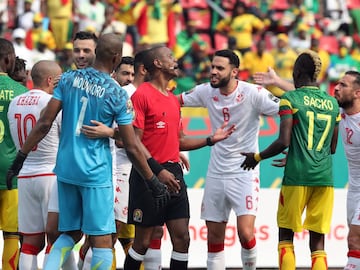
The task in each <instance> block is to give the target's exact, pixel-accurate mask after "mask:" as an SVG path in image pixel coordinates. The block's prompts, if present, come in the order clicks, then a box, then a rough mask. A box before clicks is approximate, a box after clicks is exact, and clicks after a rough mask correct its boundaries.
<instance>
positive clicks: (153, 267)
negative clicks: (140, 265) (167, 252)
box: [143, 248, 161, 270]
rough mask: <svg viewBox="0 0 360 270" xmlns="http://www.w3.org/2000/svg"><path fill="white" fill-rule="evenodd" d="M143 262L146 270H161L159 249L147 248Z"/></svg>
mask: <svg viewBox="0 0 360 270" xmlns="http://www.w3.org/2000/svg"><path fill="white" fill-rule="evenodd" d="M143 262H144V268H145V269H146V270H159V269H161V249H152V248H148V250H147V251H146V253H145V257H144V261H143Z"/></svg>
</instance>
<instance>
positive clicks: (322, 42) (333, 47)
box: [319, 36, 339, 54]
mask: <svg viewBox="0 0 360 270" xmlns="http://www.w3.org/2000/svg"><path fill="white" fill-rule="evenodd" d="M319 47H320V48H321V49H323V50H325V51H327V52H328V53H332V54H337V53H338V52H339V42H338V40H337V38H336V37H335V36H322V37H320V39H319Z"/></svg>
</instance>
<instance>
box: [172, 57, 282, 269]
mask: <svg viewBox="0 0 360 270" xmlns="http://www.w3.org/2000/svg"><path fill="white" fill-rule="evenodd" d="M239 66H240V61H239V58H238V56H237V55H236V54H235V53H234V52H233V51H231V50H219V51H216V52H215V54H214V58H213V60H212V64H211V71H210V83H204V84H200V85H198V86H196V87H195V88H194V89H193V90H192V91H190V92H187V93H182V94H181V95H180V96H179V99H180V102H181V105H182V106H188V107H205V108H207V109H208V112H209V118H210V121H211V126H212V127H213V128H214V127H216V126H217V125H219V123H221V122H222V121H228V122H229V124H234V125H235V127H236V130H235V131H234V134H233V135H232V136H231V137H230V138H228V139H227V140H224V141H222V142H219V143H217V144H216V145H215V146H213V148H212V149H211V155H210V161H209V166H208V172H207V176H206V181H205V191H204V197H203V202H202V212H201V218H202V219H204V220H205V221H206V226H207V229H208V235H207V239H208V243H207V244H208V254H207V268H208V269H211V270H218V269H225V253H224V240H225V229H226V223H227V221H228V218H229V214H230V211H231V210H234V212H235V214H236V216H237V231H238V235H239V239H240V243H241V247H242V249H241V259H242V264H243V269H246V270H251V269H255V268H256V257H257V250H256V238H255V232H254V225H255V218H256V213H257V208H258V200H259V188H260V186H259V182H260V180H259V168H255V170H253V171H243V170H242V169H241V168H240V166H239V164H241V162H242V161H243V157H242V156H241V154H240V152H242V151H257V149H258V133H259V129H260V116H261V115H263V114H264V115H275V114H276V113H277V112H278V110H279V105H278V99H277V98H275V97H274V96H273V95H271V94H270V93H269V92H268V91H267V90H266V89H264V88H263V87H261V86H258V85H254V84H250V83H247V82H244V81H239V80H238V79H237V76H238V73H239Z"/></svg>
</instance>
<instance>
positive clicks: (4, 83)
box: [0, 73, 27, 190]
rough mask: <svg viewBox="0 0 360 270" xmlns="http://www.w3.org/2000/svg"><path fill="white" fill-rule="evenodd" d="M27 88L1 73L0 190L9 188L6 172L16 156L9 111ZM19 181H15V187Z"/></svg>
mask: <svg viewBox="0 0 360 270" xmlns="http://www.w3.org/2000/svg"><path fill="white" fill-rule="evenodd" d="M26 91H27V88H26V87H24V86H23V85H22V84H20V83H18V82H16V81H14V80H13V79H11V78H10V77H9V76H8V75H7V74H6V73H0V190H4V189H7V187H6V173H7V170H8V169H9V167H10V165H11V163H12V162H13V160H14V158H15V156H16V152H17V151H16V148H15V145H14V142H13V140H12V138H11V134H10V128H9V121H8V117H7V112H8V108H9V104H10V101H11V100H12V99H13V98H14V97H16V96H17V95H20V94H22V93H25V92H26ZM16 187H17V181H13V188H16Z"/></svg>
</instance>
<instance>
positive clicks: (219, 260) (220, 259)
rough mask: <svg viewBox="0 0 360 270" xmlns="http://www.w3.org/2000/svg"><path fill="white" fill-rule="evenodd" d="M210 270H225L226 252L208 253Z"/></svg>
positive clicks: (208, 267)
mask: <svg viewBox="0 0 360 270" xmlns="http://www.w3.org/2000/svg"><path fill="white" fill-rule="evenodd" d="M207 269H208V270H222V269H224V270H225V251H220V252H208V255H207Z"/></svg>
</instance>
